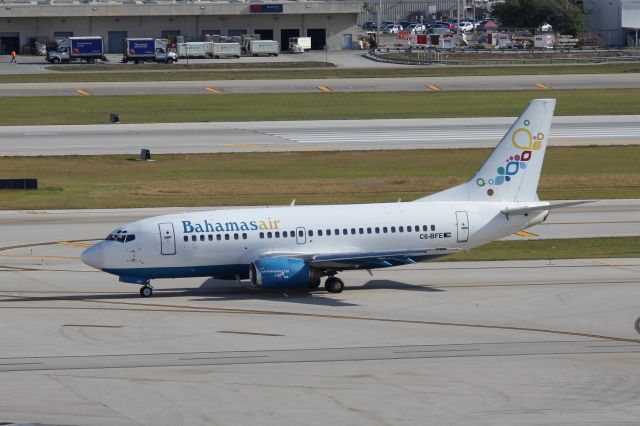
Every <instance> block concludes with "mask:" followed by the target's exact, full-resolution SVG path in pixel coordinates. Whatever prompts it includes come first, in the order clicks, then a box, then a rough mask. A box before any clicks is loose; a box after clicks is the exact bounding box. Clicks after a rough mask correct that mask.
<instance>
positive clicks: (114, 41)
mask: <svg viewBox="0 0 640 426" xmlns="http://www.w3.org/2000/svg"><path fill="white" fill-rule="evenodd" d="M125 38H127V32H126V31H109V53H122V52H124V39H125Z"/></svg>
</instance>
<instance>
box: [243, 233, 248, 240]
mask: <svg viewBox="0 0 640 426" xmlns="http://www.w3.org/2000/svg"><path fill="white" fill-rule="evenodd" d="M242 239H243V240H246V239H247V233H246V232H243V233H242Z"/></svg>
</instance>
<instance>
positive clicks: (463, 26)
mask: <svg viewBox="0 0 640 426" xmlns="http://www.w3.org/2000/svg"><path fill="white" fill-rule="evenodd" d="M473 30H475V26H474V25H473V24H472V23H471V22H469V21H462V22H461V23H460V31H462V32H464V33H468V32H471V31H473Z"/></svg>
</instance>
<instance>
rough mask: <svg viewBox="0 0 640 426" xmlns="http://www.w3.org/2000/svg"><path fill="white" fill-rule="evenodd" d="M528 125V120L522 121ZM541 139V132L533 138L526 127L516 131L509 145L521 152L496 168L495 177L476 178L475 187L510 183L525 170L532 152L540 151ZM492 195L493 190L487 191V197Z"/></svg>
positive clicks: (542, 135)
mask: <svg viewBox="0 0 640 426" xmlns="http://www.w3.org/2000/svg"><path fill="white" fill-rule="evenodd" d="M530 124H531V123H530V121H529V120H524V125H525V126H529V125H530ZM543 139H544V134H543V133H542V132H539V133H538V134H537V135H535V137H534V136H533V134H532V133H531V131H530V130H529V129H527V128H526V127H520V128H519V129H516V130H515V131H514V132H513V134H512V135H511V143H512V144H513V146H514V147H516V148H518V149H519V150H522V152H521V153H519V154H514V155H510V156H509V158H507V159H506V160H505V164H504V165H503V166H499V167H498V168H497V170H496V173H497V176H494V177H491V178H488V179H485V178H482V177H479V178H477V179H476V185H478V186H480V187H482V186H485V185H489V186H494V185H495V186H499V185H503V184H505V183H507V182H510V181H511V179H512V177H513V176H515V175H517V174H518V172H519V171H520V170H524V169H526V168H527V163H528V161H529V160H531V156H532V152H533V151H537V150H539V149H540V147H541V146H542V140H543ZM493 194H494V191H493V189H491V188H489V189H487V195H489V196H492V195H493Z"/></svg>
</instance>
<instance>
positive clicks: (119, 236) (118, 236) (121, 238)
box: [105, 229, 136, 243]
mask: <svg viewBox="0 0 640 426" xmlns="http://www.w3.org/2000/svg"><path fill="white" fill-rule="evenodd" d="M135 239H136V236H135V234H127V231H123V230H121V229H118V230H116V231H113V232H112V233H110V234H109V235H107V238H105V240H106V241H117V242H119V243H128V242H129V241H133V240H135Z"/></svg>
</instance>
